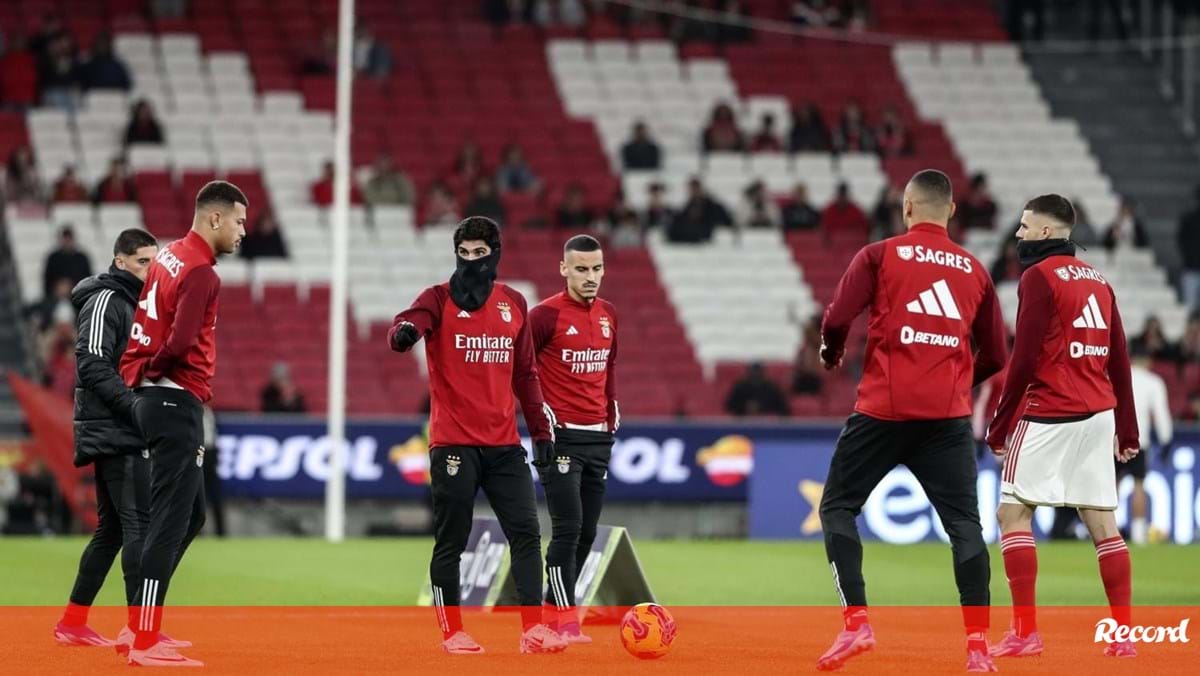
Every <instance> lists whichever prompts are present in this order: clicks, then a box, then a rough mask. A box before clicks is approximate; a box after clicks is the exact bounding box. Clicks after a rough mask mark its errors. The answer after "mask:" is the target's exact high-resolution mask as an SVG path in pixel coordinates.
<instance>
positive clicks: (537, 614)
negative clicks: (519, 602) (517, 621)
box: [521, 606, 542, 631]
mask: <svg viewBox="0 0 1200 676" xmlns="http://www.w3.org/2000/svg"><path fill="white" fill-rule="evenodd" d="M541 623H542V607H541V606H521V631H529V628H530V627H533V626H536V625H539V624H541Z"/></svg>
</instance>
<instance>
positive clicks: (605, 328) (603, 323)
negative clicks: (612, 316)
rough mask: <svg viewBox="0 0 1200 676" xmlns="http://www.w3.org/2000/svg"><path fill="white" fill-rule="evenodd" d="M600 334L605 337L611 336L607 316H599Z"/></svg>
mask: <svg viewBox="0 0 1200 676" xmlns="http://www.w3.org/2000/svg"><path fill="white" fill-rule="evenodd" d="M600 334H601V335H603V336H604V337H605V338H612V327H611V326H610V325H609V323H608V317H601V318H600Z"/></svg>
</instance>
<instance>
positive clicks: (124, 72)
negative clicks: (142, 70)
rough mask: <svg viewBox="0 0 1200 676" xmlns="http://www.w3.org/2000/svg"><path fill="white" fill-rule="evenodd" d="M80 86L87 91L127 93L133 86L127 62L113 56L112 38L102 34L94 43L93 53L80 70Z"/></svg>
mask: <svg viewBox="0 0 1200 676" xmlns="http://www.w3.org/2000/svg"><path fill="white" fill-rule="evenodd" d="M79 80H80V84H81V85H83V88H84V90H85V91H91V90H93V89H116V90H119V91H123V92H127V91H129V88H130V87H131V86H133V82H132V81H131V80H130V79H129V69H128V68H127V67H126V66H125V62H123V61H122V60H121V59H119V58H117V56H116V55H115V54H113V49H112V36H110V35H109V34H108V33H101V34H100V35H98V36H96V40H95V42H93V43H92V53H91V55H90V56H89V57H88V60H87V61H86V62H84V64H83V66H82V67H81V68H80V75H79Z"/></svg>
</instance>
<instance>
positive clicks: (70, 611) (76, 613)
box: [62, 603, 91, 627]
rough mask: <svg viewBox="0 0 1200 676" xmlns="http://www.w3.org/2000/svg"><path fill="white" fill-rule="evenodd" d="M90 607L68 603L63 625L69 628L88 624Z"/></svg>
mask: <svg viewBox="0 0 1200 676" xmlns="http://www.w3.org/2000/svg"><path fill="white" fill-rule="evenodd" d="M89 610H91V607H90V606H81V605H79V604H77V603H68V604H67V609H66V611H65V612H63V616H62V623H63V624H64V625H66V626H68V627H79V626H82V625H85V624H87V618H88V611H89Z"/></svg>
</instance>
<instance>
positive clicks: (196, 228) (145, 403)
mask: <svg viewBox="0 0 1200 676" xmlns="http://www.w3.org/2000/svg"><path fill="white" fill-rule="evenodd" d="M248 205H249V203H248V202H247V201H246V196H245V195H244V194H242V191H241V190H239V189H238V188H237V187H236V186H234V185H233V184H232V183H227V182H225V181H212V182H210V183H209V184H207V185H205V186H204V187H203V188H201V189H200V192H199V194H197V195H196V212H195V216H194V218H193V219H192V229H191V231H190V232H188V234H187V236H186V237H184V238H183V239H179V240H176V241H174V242H171V243H170V244H168V245H167V246H166V247H164V248H163V249H162V250H161V251H159V252H158V255H157V256H156V257H155V259H154V262H153V263H151V265H150V270H149V273H148V275H147V277H146V285H145V288H143V289H142V295H141V299H140V300H139V301H138V309H137V313H136V314H135V315H134V317H133V326H132V328H131V330H130V332H129V347H128V348H127V350H126V352H125V355H124V357H122V358H121V377H122V378H123V379H124V380H125V384H126V385H128V386H129V387H132V388H134V391H135V392H137V394H139V395H140V398H139V400H138V402H137V404H136V405H135V406H134V409H133V417H134V421H135V423H136V424H137V426H138V428H139V429H140V430H141V432H142V436H143V438H144V439H145V441H146V444H148V445H149V447H150V460H151V471H150V527H149V529H148V530H147V531H146V536H145V544H144V547H143V550H142V563H141V569H142V581H141V582H142V584H141V589H139V590H138V600H137V605H138V606H140V607H136V608H130V612H129V626H128V627H126V628H125V629H123V630H122V632H121V633H122V635H123V636H118V638H117V643H118V648H125V649H128V651H129V663H130V664H132V665H140V666H202V663H201V662H199V661H198V660H193V659H189V658H187V657H184V656H183V655H180V654H179V652H178V651H177V649H176V647H173V646H171V645H168V644H166V643H164V642H162V641H160V640H159V629H160V628H161V627H162V615H163V605H164V603H165V602H166V598H167V589H168V587H169V585H170V583H171V576H172V574H173V573H174V571H175V567H176V566H177V565H178V563H179V560H180V558H181V557H182V556H183V552H184V550H185V549H186V548H187V545H188V543H190V542H191V540H192V538H194V537H195V536H196V534H197V533H199V532H200V528H201V527H203V525H204V469H203V466H204V445H203V440H204V424H203V414H204V406H203V404H204V402H206V401H208V400H209V399H211V398H212V386H211V384H210V383H211V381H212V377H213V373H214V372H215V370H216V361H217V345H216V323H217V294H218V292H219V291H220V287H221V281H220V278H219V277H217V273H216V270H214V269H213V265H214V264H215V263H216V261H217V259H216V257H217V255H219V254H228V253H233V252H234V251H236V250H237V247H238V245H239V244H240V243H241V241H242V238H243V237H245V236H246V208H247V206H248ZM131 628H132V630H133V632H136V635H131V634H133V632H131V631H130V629H131Z"/></svg>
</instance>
